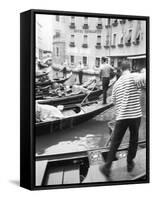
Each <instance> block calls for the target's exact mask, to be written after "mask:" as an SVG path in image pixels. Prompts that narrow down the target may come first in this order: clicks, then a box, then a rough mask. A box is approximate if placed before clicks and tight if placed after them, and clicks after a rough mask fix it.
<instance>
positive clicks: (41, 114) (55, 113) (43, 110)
mask: <svg viewBox="0 0 153 200" xmlns="http://www.w3.org/2000/svg"><path fill="white" fill-rule="evenodd" d="M63 108H64V107H63V106H58V107H55V106H51V105H43V104H38V103H37V101H36V122H47V121H52V120H55V119H63V118H64V115H63V114H62V112H61V111H62V110H63Z"/></svg>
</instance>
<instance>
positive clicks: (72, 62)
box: [70, 56, 74, 64]
mask: <svg viewBox="0 0 153 200" xmlns="http://www.w3.org/2000/svg"><path fill="white" fill-rule="evenodd" d="M70 63H71V64H74V56H70Z"/></svg>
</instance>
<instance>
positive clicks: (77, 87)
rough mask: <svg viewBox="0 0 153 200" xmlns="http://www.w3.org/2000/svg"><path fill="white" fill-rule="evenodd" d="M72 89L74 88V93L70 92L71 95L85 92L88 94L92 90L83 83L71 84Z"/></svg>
mask: <svg viewBox="0 0 153 200" xmlns="http://www.w3.org/2000/svg"><path fill="white" fill-rule="evenodd" d="M70 88H71V90H72V93H71V94H69V95H72V94H80V93H85V94H88V93H89V92H90V90H88V89H86V88H84V87H83V86H81V85H72V86H70Z"/></svg>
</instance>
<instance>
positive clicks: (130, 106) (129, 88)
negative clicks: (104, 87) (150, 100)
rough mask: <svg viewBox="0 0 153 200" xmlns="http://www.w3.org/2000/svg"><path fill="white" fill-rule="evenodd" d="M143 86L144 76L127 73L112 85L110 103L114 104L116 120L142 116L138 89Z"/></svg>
mask: <svg viewBox="0 0 153 200" xmlns="http://www.w3.org/2000/svg"><path fill="white" fill-rule="evenodd" d="M144 85H145V75H144V76H142V75H140V74H138V73H130V72H129V73H127V74H125V75H122V76H121V77H120V78H119V79H118V81H117V82H116V83H115V84H114V87H113V91H112V101H113V103H114V104H115V111H116V113H115V115H116V120H122V119H131V118H138V117H141V116H142V112H141V105H140V94H141V90H140V88H141V87H142V86H144Z"/></svg>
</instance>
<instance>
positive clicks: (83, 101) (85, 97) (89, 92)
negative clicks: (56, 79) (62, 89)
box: [80, 83, 96, 106]
mask: <svg viewBox="0 0 153 200" xmlns="http://www.w3.org/2000/svg"><path fill="white" fill-rule="evenodd" d="M95 86H96V83H95V85H94V86H93V88H92V89H91V90H90V92H89V93H88V94H87V96H85V98H84V99H83V100H82V102H81V103H80V106H82V104H83V103H84V102H85V100H86V99H87V98H88V96H89V95H90V94H91V92H92V91H93V90H94V88H95Z"/></svg>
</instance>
